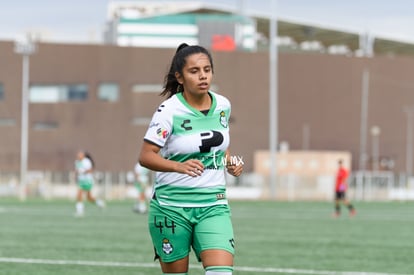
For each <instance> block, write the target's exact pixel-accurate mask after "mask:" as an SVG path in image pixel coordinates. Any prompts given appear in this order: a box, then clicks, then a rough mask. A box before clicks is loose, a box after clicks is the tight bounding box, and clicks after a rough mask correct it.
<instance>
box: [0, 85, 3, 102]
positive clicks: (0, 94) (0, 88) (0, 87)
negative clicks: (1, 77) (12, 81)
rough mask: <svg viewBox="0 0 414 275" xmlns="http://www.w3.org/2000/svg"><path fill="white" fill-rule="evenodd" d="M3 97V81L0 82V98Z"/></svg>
mask: <svg viewBox="0 0 414 275" xmlns="http://www.w3.org/2000/svg"><path fill="white" fill-rule="evenodd" d="M3 99H4V87H3V83H0V100H3Z"/></svg>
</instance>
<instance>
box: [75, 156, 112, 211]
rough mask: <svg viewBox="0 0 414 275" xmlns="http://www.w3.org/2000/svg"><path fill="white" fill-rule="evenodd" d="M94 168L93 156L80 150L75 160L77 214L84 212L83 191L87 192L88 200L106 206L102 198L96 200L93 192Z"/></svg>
mask: <svg viewBox="0 0 414 275" xmlns="http://www.w3.org/2000/svg"><path fill="white" fill-rule="evenodd" d="M93 169H94V162H93V159H92V157H91V156H90V155H89V154H88V153H87V152H84V151H79V152H78V154H77V158H76V160H75V173H76V180H77V183H78V187H79V189H78V194H77V196H76V199H77V202H76V214H75V215H76V216H78V217H82V216H83V214H84V205H83V193H86V198H87V199H88V201H90V202H93V203H96V204H97V205H98V206H99V207H104V206H105V203H104V202H103V201H102V200H96V199H95V198H94V197H93V196H92V194H91V189H92V187H93V183H94V179H93Z"/></svg>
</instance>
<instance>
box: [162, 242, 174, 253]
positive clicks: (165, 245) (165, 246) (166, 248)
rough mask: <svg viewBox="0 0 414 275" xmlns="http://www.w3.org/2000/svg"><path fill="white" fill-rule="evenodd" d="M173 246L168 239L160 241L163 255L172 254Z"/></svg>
mask: <svg viewBox="0 0 414 275" xmlns="http://www.w3.org/2000/svg"><path fill="white" fill-rule="evenodd" d="M173 250H174V249H173V246H172V244H171V243H170V240H168V239H163V240H162V251H164V253H165V254H167V255H169V254H171V252H173Z"/></svg>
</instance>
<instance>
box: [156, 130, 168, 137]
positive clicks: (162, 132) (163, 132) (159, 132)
mask: <svg viewBox="0 0 414 275" xmlns="http://www.w3.org/2000/svg"><path fill="white" fill-rule="evenodd" d="M157 135H158V136H159V137H162V138H166V137H167V136H168V131H167V130H165V129H164V128H158V129H157Z"/></svg>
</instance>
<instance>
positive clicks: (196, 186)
mask: <svg viewBox="0 0 414 275" xmlns="http://www.w3.org/2000/svg"><path fill="white" fill-rule="evenodd" d="M212 77H213V60H212V57H211V55H210V53H209V52H208V51H207V50H206V49H205V48H203V47H201V46H189V45H187V44H181V45H180V46H179V47H178V49H177V51H176V53H175V55H174V57H173V59H172V62H171V66H170V70H169V72H168V74H167V75H166V76H165V82H164V90H163V92H162V93H161V95H164V96H167V97H168V99H167V100H165V101H164V102H163V103H162V104H161V105H160V106H159V107H158V109H157V110H156V112H155V114H154V115H153V118H152V121H151V123H150V125H149V128H148V130H147V133H146V134H145V137H144V142H143V145H142V148H141V152H140V156H139V162H140V163H141V165H143V166H145V167H147V168H149V169H151V170H154V171H157V173H156V182H155V186H154V195H153V199H152V200H151V202H150V209H149V215H148V223H149V231H150V234H151V238H152V242H153V245H154V249H155V257H156V258H158V259H159V260H160V264H161V269H162V272H163V274H176V275H177V274H182V275H185V274H187V272H188V264H189V253H190V249H191V247H192V248H193V250H194V252H195V254H196V256H197V258H198V260H199V261H201V262H202V264H203V267H204V269H205V270H206V271H205V274H206V275H231V274H232V271H233V255H234V237H233V227H232V223H231V219H230V209H229V206H228V202H227V199H226V187H225V170H227V171H228V173H230V174H231V175H233V176H239V175H240V174H241V173H242V170H243V165H242V163H231V160H234V159H235V158H234V157H231V156H230V153H229V151H228V146H229V144H230V138H229V117H230V111H231V106H230V102H229V101H228V100H227V99H226V98H225V97H224V96H221V95H219V94H217V93H215V92H212V91H210V90H209V89H210V85H211V81H212Z"/></svg>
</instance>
